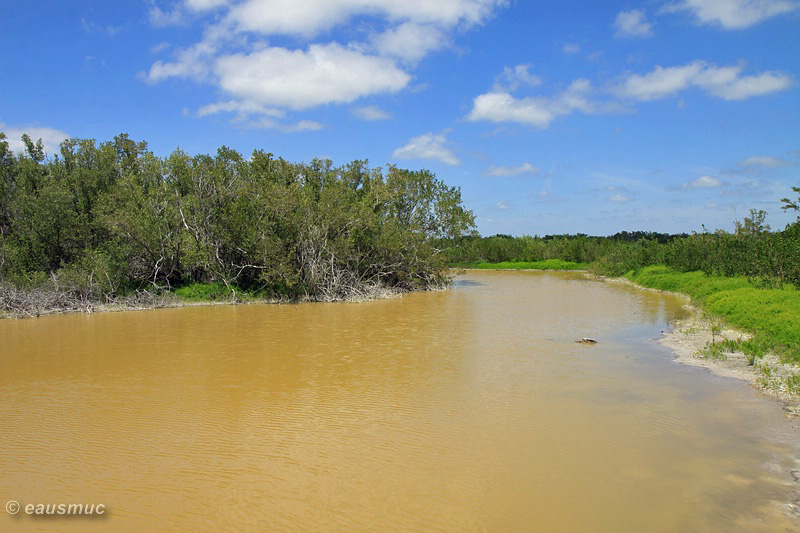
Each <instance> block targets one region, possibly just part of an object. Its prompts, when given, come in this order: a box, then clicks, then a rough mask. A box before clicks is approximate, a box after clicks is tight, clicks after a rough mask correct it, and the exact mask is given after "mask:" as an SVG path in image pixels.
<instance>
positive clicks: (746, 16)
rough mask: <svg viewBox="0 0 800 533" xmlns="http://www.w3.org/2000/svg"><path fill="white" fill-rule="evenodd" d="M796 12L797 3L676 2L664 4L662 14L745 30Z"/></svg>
mask: <svg viewBox="0 0 800 533" xmlns="http://www.w3.org/2000/svg"><path fill="white" fill-rule="evenodd" d="M798 8H800V3H798V2H796V1H792V0H679V1H677V2H673V3H670V4H667V5H666V6H665V7H664V11H667V12H678V11H686V12H689V13H691V14H693V15H694V16H695V17H696V18H697V20H698V21H699V22H700V23H703V24H716V25H719V26H722V27H723V28H725V29H727V30H735V29H742V28H748V27H750V26H753V25H755V24H758V23H759V22H761V21H764V20H766V19H768V18H772V17H775V16H777V15H782V14H784V13H790V12H792V11H795V10H797V9H798Z"/></svg>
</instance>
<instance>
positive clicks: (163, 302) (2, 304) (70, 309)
mask: <svg viewBox="0 0 800 533" xmlns="http://www.w3.org/2000/svg"><path fill="white" fill-rule="evenodd" d="M0 289H2V288H0ZM427 290H430V291H434V290H439V289H438V288H437V287H432V288H430V289H427ZM19 292H20V293H25V294H24V295H23V296H22V297H21V298H19V297H18V298H16V299H15V302H13V303H12V304H9V301H10V300H12V299H13V298H9V297H8V296H7V295H4V294H2V293H0V320H4V319H17V320H21V319H26V318H39V317H44V316H57V315H68V314H93V313H113V312H120V311H147V310H151V309H177V308H181V307H204V306H215V305H251V304H267V305H281V304H287V305H288V304H301V303H333V302H343V303H359V302H367V301H373V300H386V299H390V298H398V297H400V296H402V295H403V294H405V293H406V292H409V291H403V290H398V289H392V288H387V287H371V288H370V289H369V290H365V291H362V292H360V293H358V294H353V295H351V296H348V297H342V298H336V299H325V298H323V299H314V298H311V297H306V298H298V299H294V300H289V299H280V298H262V299H260V298H239V297H237V298H235V299H224V300H186V299H183V298H181V297H179V296H178V295H177V294H175V293H174V292H172V291H170V292H166V293H163V294H153V293H149V292H144V293H141V294H138V295H135V296H123V297H118V298H115V299H114V300H111V301H107V302H101V301H96V300H84V299H76V298H65V297H63V296H64V295H63V294H58V293H54V292H48V291H42V292H41V293H39V294H35V293H33V291H19ZM31 294H33V297H31ZM14 296H18V294H15V295H14ZM14 303H16V305H14Z"/></svg>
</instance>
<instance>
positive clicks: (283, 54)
mask: <svg viewBox="0 0 800 533" xmlns="http://www.w3.org/2000/svg"><path fill="white" fill-rule="evenodd" d="M506 4H507V0H439V1H437V2H430V1H429V0H242V1H239V2H233V1H229V0H182V1H180V2H178V3H177V4H172V7H170V8H162V7H160V5H159V4H156V3H153V4H152V8H151V10H150V19H151V23H153V24H154V25H166V24H176V23H180V24H186V23H190V22H195V21H196V20H197V19H198V18H199V17H203V16H205V17H208V16H213V22H212V23H209V24H207V26H206V29H205V31H204V35H203V38H202V39H201V40H200V41H199V42H197V43H195V44H193V45H190V46H188V47H186V48H183V49H180V50H176V51H175V52H174V53H173V56H172V57H171V58H168V59H165V58H162V59H159V60H157V61H155V62H153V64H152V65H151V66H150V68H149V69H148V71H147V72H146V73H143V74H142V78H143V79H144V80H145V81H147V82H149V83H153V84H156V83H159V82H162V81H164V80H167V79H171V78H180V79H189V80H193V81H195V82H199V83H207V84H211V85H214V86H216V87H218V88H219V89H220V91H221V92H222V93H223V94H224V95H225V96H224V97H225V99H226V100H228V101H230V102H235V103H229V102H226V103H224V104H209V105H208V106H204V107H203V108H201V110H200V111H199V112H198V115H200V116H203V115H207V114H210V113H211V112H224V111H230V112H234V113H237V114H238V115H241V114H247V113H252V114H262V115H265V116H267V117H271V116H274V110H275V109H280V110H294V111H296V110H305V109H310V108H314V107H318V106H323V105H329V104H348V103H352V102H354V101H356V100H358V99H360V98H363V97H366V96H370V95H379V94H386V93H394V92H397V91H400V90H403V89H405V88H407V87H408V85H409V82H410V80H411V78H412V76H411V74H410V72H409V71H408V69H410V68H411V67H413V66H414V65H415V64H416V63H417V62H419V61H420V60H421V59H423V58H424V57H425V56H426V55H428V54H429V53H430V52H431V51H433V50H437V49H440V48H442V47H444V46H447V45H448V44H449V41H450V36H451V35H452V34H453V32H455V31H456V30H464V29H467V28H470V27H472V26H474V25H476V24H479V23H481V22H483V21H484V20H485V19H486V18H487V17H489V16H491V15H492V13H493V12H494V11H495V10H496V9H497V8H499V7H501V6H504V5H506ZM162 5H163V4H162ZM355 18H357V20H358V31H357V32H355V33H353V32H348V34H349V35H353V34H354V35H360V36H362V37H363V38H362V39H361V40H360V41H359V40H357V41H352V42H339V41H337V40H335V39H334V37H333V35H335V34H332V33H331V32H332V30H334V29H336V28H337V27H339V26H344V25H346V24H348V23H350V22H351V21H352V20H353V19H355ZM276 35H289V36H291V37H292V40H291V41H290V42H293V43H296V44H295V45H292V46H286V47H279V46H273V45H271V41H270V39H271V38H272V37H273V36H276ZM364 109H367V108H364ZM354 113H356V114H358V113H359V112H358V111H354ZM364 113H365V112H361V116H362V118H364V117H366V116H367V115H369V113H368V112H366V115H365V114H364ZM371 116H372V117H375V116H376V115H375V113H372V115H371ZM366 119H367V120H374V118H366Z"/></svg>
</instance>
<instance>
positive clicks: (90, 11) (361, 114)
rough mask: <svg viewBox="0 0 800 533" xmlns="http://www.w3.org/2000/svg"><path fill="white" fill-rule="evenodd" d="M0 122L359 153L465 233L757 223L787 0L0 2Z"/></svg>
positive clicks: (771, 194)
mask: <svg viewBox="0 0 800 533" xmlns="http://www.w3.org/2000/svg"><path fill="white" fill-rule="evenodd" d="M2 6H3V17H2V18H0V49H2V50H3V55H2V58H3V59H2V70H0V72H2V75H0V131H3V132H5V133H6V135H7V136H8V138H9V141H10V144H11V146H12V147H13V148H14V149H15V150H20V149H21V146H22V145H21V141H20V136H21V135H22V134H23V133H28V134H29V135H30V136H31V137H32V138H34V139H39V138H41V139H42V141H43V143H44V144H45V146H46V148H47V153H48V154H49V155H50V156H51V157H54V156H55V155H56V154H57V153H58V145H59V143H60V142H61V141H63V140H64V139H66V138H68V137H76V138H91V139H96V140H97V141H98V142H103V141H109V140H112V139H113V137H114V136H115V135H118V134H120V133H127V134H129V135H130V137H131V138H132V139H134V140H137V141H140V140H144V141H147V142H148V146H149V148H150V149H151V150H152V151H153V152H154V153H155V154H157V155H160V156H167V155H169V154H170V153H171V152H172V151H173V150H175V149H178V148H180V149H182V150H184V151H186V152H188V153H189V154H192V155H194V154H214V153H215V152H216V150H217V149H218V148H219V147H221V146H223V145H224V146H228V147H230V148H233V149H235V150H238V151H239V152H240V153H242V154H243V155H245V156H249V154H250V153H252V151H253V150H255V149H263V150H265V151H268V152H272V153H273V154H275V156H280V157H283V158H284V159H286V160H288V161H292V162H298V163H299V162H309V161H311V160H312V159H313V158H322V159H331V160H332V161H333V163H334V164H335V165H344V164H346V163H349V162H350V161H353V160H356V159H360V160H363V159H367V160H369V164H370V166H371V167H385V166H386V165H388V164H395V165H397V166H399V167H402V168H408V169H413V170H417V169H423V168H424V169H428V170H430V171H432V172H434V173H435V174H436V176H437V178H439V179H441V180H442V181H444V182H445V183H447V184H448V185H453V186H458V187H460V188H461V192H462V197H463V200H464V203H465V205H466V207H467V208H468V209H470V210H472V211H473V212H474V213H475V215H476V221H477V226H478V230H479V231H480V232H481V234H482V235H493V234H496V233H503V234H512V235H547V234H562V233H587V234H590V235H610V234H613V233H616V232H618V231H636V230H642V231H658V232H669V233H679V232H687V233H690V232H693V231H698V232H700V231H703V227H705V228H707V229H709V230H714V229H717V228H721V229H726V230H728V231H730V230H732V229H733V227H734V221H736V220H742V219H743V217H745V216H748V212H749V210H750V209H763V210H765V211H767V212H768V216H767V222H768V223H770V225H771V226H772V229H782V228H783V227H784V226H785V224H787V223H788V222H791V221H793V220H794V219H795V217H796V214H795V213H791V214H790V213H784V212H783V211H781V209H780V206H781V205H782V204H781V203H780V199H781V198H783V197H787V196H788V197H792V198H793V197H796V196H797V195H796V194H795V195H794V196H792V195H793V193H792V191H791V187H792V186H795V187H796V186H800V0H646V1H643V2H635V1H614V0H606V1H603V2H596V1H573V0H552V1H551V0H541V1H535V0H530V1H523V0H115V1H113V2H109V1H99V0H95V1H89V0H70V1H69V2H65V1H63V0H48V1H46V0H25V1H24V2H23V1H20V0H2Z"/></svg>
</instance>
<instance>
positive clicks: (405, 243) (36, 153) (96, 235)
mask: <svg viewBox="0 0 800 533" xmlns="http://www.w3.org/2000/svg"><path fill="white" fill-rule="evenodd" d="M23 141H24V143H25V152H24V153H20V154H14V153H12V152H11V150H10V149H9V147H8V143H7V141H6V140H5V135H3V134H2V133H0V276H2V278H1V279H0V281H5V282H11V283H15V284H23V285H24V284H36V283H37V282H38V281H41V280H45V279H48V280H50V281H51V282H56V283H60V284H62V285H68V286H69V287H71V288H74V289H75V290H80V291H83V292H85V293H86V294H89V295H92V296H93V297H102V296H104V295H105V296H108V295H115V294H120V293H124V292H126V291H131V290H135V289H141V288H146V287H149V288H151V289H159V290H160V289H169V288H171V287H173V286H176V285H181V284H186V283H191V282H221V283H223V284H224V285H225V286H226V287H228V288H229V289H230V290H231V291H236V290H238V289H240V288H242V289H253V290H258V291H261V292H262V293H265V294H269V295H276V296H286V297H308V298H312V299H323V300H332V299H338V298H345V297H348V296H351V295H355V294H359V293H360V292H363V291H365V290H367V289H369V288H370V287H377V286H381V287H390V288H395V289H398V290H413V289H424V288H430V287H432V286H435V285H438V284H441V283H443V282H444V281H445V280H446V278H447V270H446V263H445V261H444V258H443V257H442V254H441V251H440V250H439V249H438V248H437V247H436V242H438V240H439V239H442V238H456V237H460V236H462V235H465V234H468V233H469V232H470V231H472V230H473V228H474V216H473V215H472V213H471V212H470V211H468V210H467V209H465V208H464V206H463V205H462V200H461V192H460V190H459V189H458V188H456V187H451V186H448V185H446V184H445V183H444V182H442V181H440V180H438V179H437V178H436V177H435V176H434V175H433V174H432V173H431V172H429V171H427V170H418V171H412V170H406V169H401V168H397V167H395V166H391V165H390V166H388V167H387V168H386V170H385V171H384V170H383V169H382V168H370V167H369V166H368V164H367V161H353V162H351V163H348V164H346V165H343V166H334V165H333V163H332V162H331V161H329V160H319V159H315V160H313V161H311V162H310V163H307V164H306V163H290V162H288V161H286V160H284V159H282V158H280V157H278V158H276V157H274V156H273V154H271V153H267V152H264V151H261V150H256V151H254V152H253V153H252V154H251V156H250V157H249V158H245V157H243V156H242V155H241V154H239V153H238V152H236V151H235V150H232V149H230V148H228V147H225V146H223V147H221V148H219V149H218V150H217V152H216V154H214V155H195V156H190V155H188V154H186V153H185V152H183V151H181V150H176V151H174V152H173V153H172V154H171V155H170V156H168V157H165V158H162V157H157V156H155V155H154V154H153V153H152V152H151V151H149V150H148V148H147V144H146V143H144V142H136V141H134V140H132V139H130V138H129V137H128V135H125V134H122V135H118V136H117V137H115V138H114V139H113V140H112V141H108V142H103V143H100V144H98V143H97V142H96V141H94V140H91V139H69V140H67V141H64V142H63V143H62V144H61V150H60V154H58V155H55V156H53V157H52V158H47V157H46V156H45V152H44V149H43V147H42V144H41V142H38V143H34V142H33V141H31V139H30V138H28V137H25V138H24V139H23Z"/></svg>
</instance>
